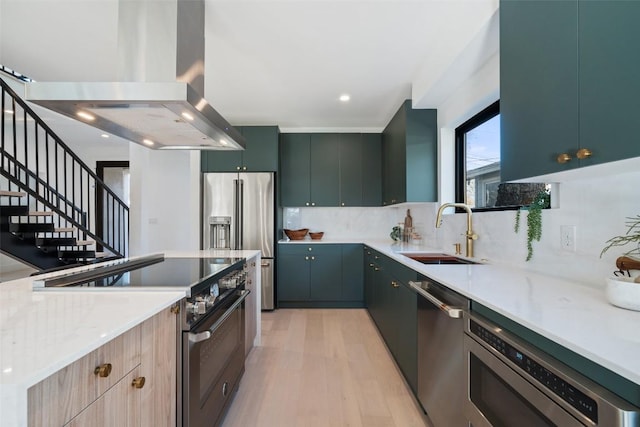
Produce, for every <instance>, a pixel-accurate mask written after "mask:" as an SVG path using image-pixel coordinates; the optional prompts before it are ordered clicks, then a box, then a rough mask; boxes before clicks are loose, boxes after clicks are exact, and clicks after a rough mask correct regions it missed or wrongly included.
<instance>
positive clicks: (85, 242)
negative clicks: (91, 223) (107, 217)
mask: <svg viewBox="0 0 640 427" xmlns="http://www.w3.org/2000/svg"><path fill="white" fill-rule="evenodd" d="M95 244H96V241H95V240H78V241H77V242H76V244H75V245H74V246H90V245H95Z"/></svg>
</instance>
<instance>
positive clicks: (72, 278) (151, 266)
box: [34, 255, 244, 290]
mask: <svg viewBox="0 0 640 427" xmlns="http://www.w3.org/2000/svg"><path fill="white" fill-rule="evenodd" d="M243 262H244V258H235V257H205V258H195V257H194V258H165V257H164V256H161V255H160V256H151V257H146V258H140V259H134V260H127V261H125V260H122V261H116V262H112V263H108V264H106V265H96V266H95V267H93V268H90V269H87V270H85V271H79V272H75V273H69V274H64V275H59V276H55V277H52V278H49V279H43V280H36V281H34V287H44V288H60V287H65V288H71V289H78V288H120V289H125V288H127V289H131V290H135V289H140V290H142V289H141V288H161V289H167V290H169V289H181V290H182V289H185V288H191V287H193V286H196V285H198V284H201V283H202V282H205V281H207V280H208V279H210V278H212V277H214V276H218V275H220V276H222V275H224V273H225V272H227V271H232V270H237V269H241V268H242V264H243ZM36 282H37V283H36Z"/></svg>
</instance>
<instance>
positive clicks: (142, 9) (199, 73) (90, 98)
mask: <svg viewBox="0 0 640 427" xmlns="http://www.w3.org/2000/svg"><path fill="white" fill-rule="evenodd" d="M204 15H205V14H204V0H167V1H160V2H159V1H150V0H120V1H119V3H118V61H117V67H118V68H117V71H116V72H117V78H118V81H117V82H90V81H86V82H44V81H37V82H29V83H27V84H26V88H25V99H26V100H27V101H30V102H33V103H35V104H38V105H41V106H43V107H46V108H48V109H50V110H53V111H56V112H58V113H61V114H64V115H66V116H68V117H71V118H74V119H76V120H79V121H82V122H84V123H86V124H89V125H91V126H94V127H97V128H100V129H102V130H104V131H106V132H109V133H111V134H113V135H116V136H119V137H122V138H125V139H128V140H130V141H133V142H136V143H139V144H143V145H145V146H148V147H150V148H154V149H197V150H242V149H244V147H245V142H244V138H243V137H242V135H240V133H239V132H238V131H237V130H236V129H235V128H233V126H231V125H230V124H229V123H228V122H227V121H226V120H225V119H224V118H223V117H222V116H221V115H220V114H218V112H216V110H215V109H214V108H213V107H212V106H211V104H209V103H208V102H207V101H206V100H205V98H204Z"/></svg>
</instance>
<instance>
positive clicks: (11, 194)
mask: <svg viewBox="0 0 640 427" xmlns="http://www.w3.org/2000/svg"><path fill="white" fill-rule="evenodd" d="M26 195H27V193H24V192H22V191H8V190H0V196H2V197H25V196H26Z"/></svg>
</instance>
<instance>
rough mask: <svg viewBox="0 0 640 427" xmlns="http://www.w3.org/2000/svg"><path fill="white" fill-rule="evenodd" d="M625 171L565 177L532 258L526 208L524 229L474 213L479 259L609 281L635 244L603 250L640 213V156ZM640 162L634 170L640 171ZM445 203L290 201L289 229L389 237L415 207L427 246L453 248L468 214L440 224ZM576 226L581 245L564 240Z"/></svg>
mask: <svg viewBox="0 0 640 427" xmlns="http://www.w3.org/2000/svg"><path fill="white" fill-rule="evenodd" d="M635 165H636V166H639V167H633V168H631V169H630V170H629V169H627V170H626V171H624V172H620V173H612V174H610V173H609V174H604V175H603V174H600V173H599V171H600V169H597V168H593V169H590V170H587V172H591V174H588V175H586V176H585V174H583V176H580V178H579V179H573V178H572V179H568V180H566V181H563V182H561V183H560V185H559V186H558V187H559V191H558V193H557V194H556V196H557V197H558V198H559V207H558V208H555V209H549V210H545V211H543V213H542V238H541V240H540V241H539V242H534V254H533V258H532V260H531V261H529V262H526V261H525V258H526V255H527V250H526V213H524V212H523V213H522V218H521V221H522V224H524V225H525V226H524V227H523V226H522V225H521V230H520V232H519V233H518V234H516V233H515V232H514V224H515V212H514V211H499V212H479V213H474V214H473V227H474V231H475V232H476V233H477V234H478V236H479V238H478V240H477V241H476V242H475V247H474V249H475V255H476V257H477V258H484V259H487V260H488V261H489V262H492V263H500V264H508V265H513V266H515V267H518V268H524V269H527V270H533V271H537V272H541V273H546V274H550V275H553V276H557V277H563V278H567V279H573V280H576V281H578V282H580V283H583V284H585V285H588V286H593V287H604V285H605V277H607V276H610V275H611V274H612V272H613V271H614V269H615V259H616V258H617V257H618V256H620V255H621V254H622V253H623V252H625V251H626V250H629V249H631V247H625V248H622V249H618V250H613V249H612V250H610V251H608V252H607V253H606V254H605V255H604V256H603V257H602V258H601V257H600V252H601V250H602V248H603V247H604V246H605V242H606V241H607V240H608V239H610V238H611V237H613V236H616V235H620V234H624V233H625V232H626V227H625V219H626V218H627V217H632V216H635V215H638V214H640V185H638V183H640V161H637V162H636V163H635ZM634 169H635V170H634ZM438 206H439V204H437V203H416V204H403V205H400V206H391V207H384V208H377V207H376V208H286V209H284V226H285V228H292V229H297V228H309V229H311V230H312V231H324V232H325V239H342V238H368V239H389V240H391V239H390V237H389V233H390V232H391V228H392V227H393V226H394V225H396V224H398V223H399V222H402V221H403V219H404V216H405V213H406V209H407V208H409V209H411V214H412V217H413V222H414V226H415V228H416V229H417V230H418V232H419V233H421V234H422V236H423V244H422V246H423V247H426V248H429V249H439V250H442V251H445V252H450V253H453V245H454V244H455V243H462V251H463V254H464V248H465V245H464V236H463V233H464V232H465V230H466V215H465V214H452V212H453V210H452V209H450V210H447V211H445V215H444V218H443V222H442V227H441V228H438V229H436V228H435V216H436V212H437V208H438ZM563 225H574V226H576V250H575V252H570V251H566V250H563V249H562V247H561V238H560V237H561V235H560V229H561V226H563Z"/></svg>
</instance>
